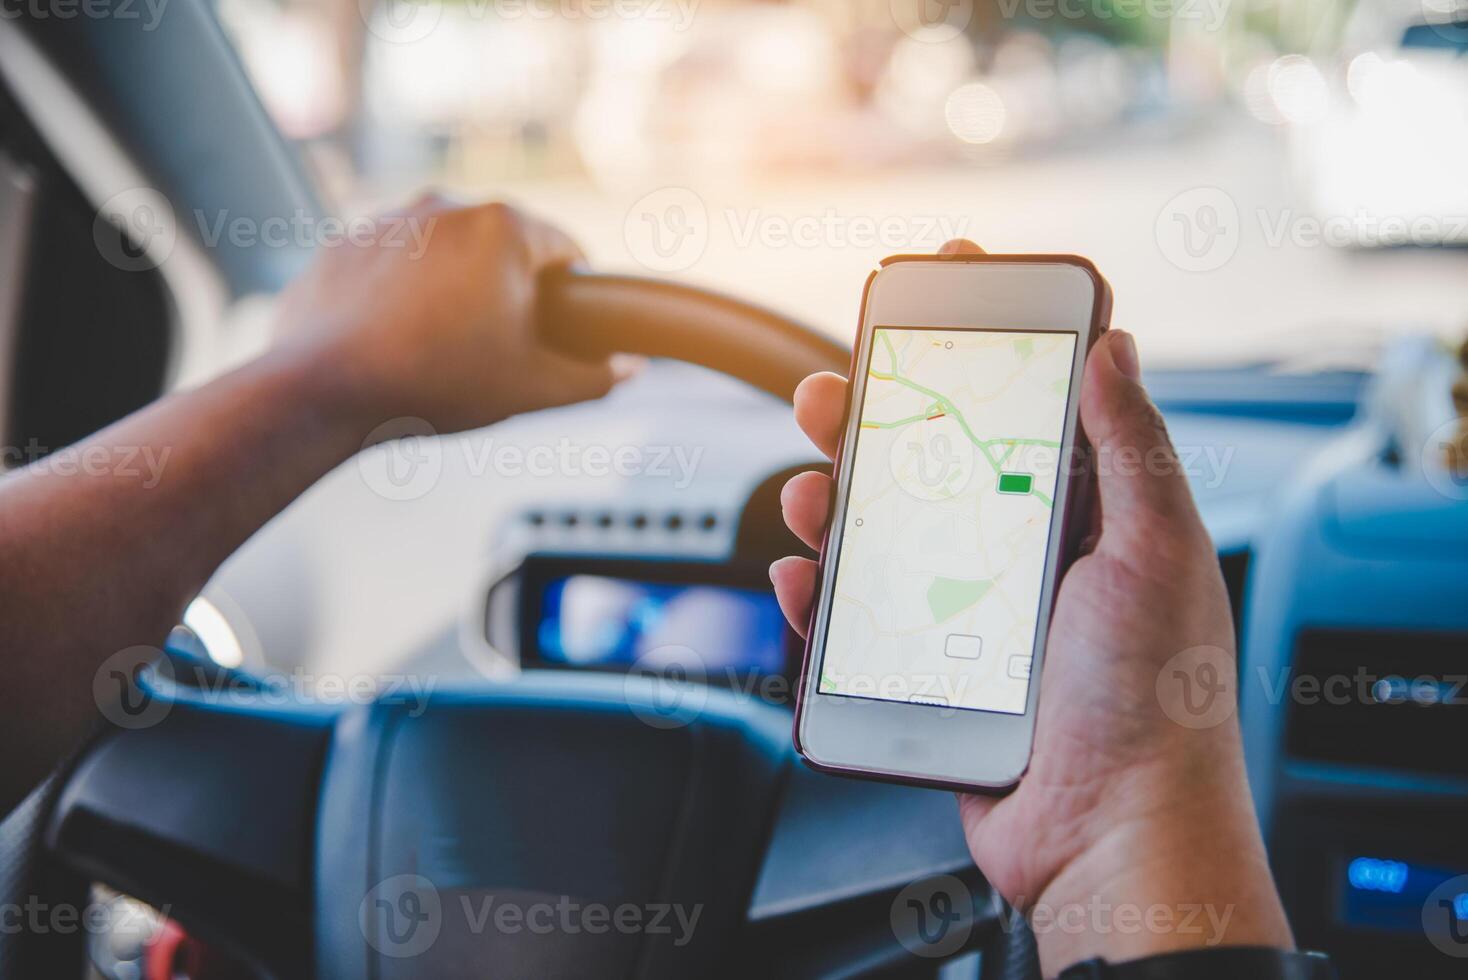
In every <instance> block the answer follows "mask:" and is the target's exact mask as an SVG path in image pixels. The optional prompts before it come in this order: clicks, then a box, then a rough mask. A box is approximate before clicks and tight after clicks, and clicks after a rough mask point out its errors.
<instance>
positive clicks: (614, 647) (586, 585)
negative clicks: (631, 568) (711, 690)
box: [536, 575, 785, 676]
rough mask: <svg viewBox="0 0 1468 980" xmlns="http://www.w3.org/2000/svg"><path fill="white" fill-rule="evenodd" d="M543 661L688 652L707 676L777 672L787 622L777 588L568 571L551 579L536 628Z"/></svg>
mask: <svg viewBox="0 0 1468 980" xmlns="http://www.w3.org/2000/svg"><path fill="white" fill-rule="evenodd" d="M536 640H537V646H538V647H539V652H540V656H541V658H542V659H544V660H547V661H551V662H554V663H560V664H564V665H566V666H568V667H602V668H608V667H611V668H615V667H628V666H631V665H632V664H640V665H644V666H649V667H654V668H656V667H657V666H658V658H659V657H660V656H663V655H665V654H666V653H668V652H669V651H686V650H693V651H695V652H696V653H697V655H698V661H699V663H700V664H701V665H702V668H703V669H704V670H705V671H707V672H708V673H709V674H710V675H714V676H717V675H722V674H724V673H726V672H728V671H733V672H735V673H744V672H748V671H753V672H757V673H770V674H773V673H778V672H780V671H781V670H782V669H783V667H784V664H785V620H784V617H783V616H782V615H781V614H780V606H779V604H778V603H777V602H776V601H775V596H774V593H772V592H769V591H762V590H758V589H745V588H736V587H733V586H724V585H677V584H671V583H661V582H638V581H634V580H631V579H621V578H608V577H603V576H599V575H571V576H568V577H566V578H562V579H556V580H554V581H552V582H550V583H549V584H548V585H547V587H546V590H545V593H544V597H543V599H542V605H541V618H540V623H539V625H538V627H537V629H536Z"/></svg>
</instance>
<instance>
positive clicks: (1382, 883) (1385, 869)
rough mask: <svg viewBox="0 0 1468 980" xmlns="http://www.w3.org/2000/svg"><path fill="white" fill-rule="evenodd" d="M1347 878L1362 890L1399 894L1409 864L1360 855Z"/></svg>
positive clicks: (1351, 866) (1402, 887) (1403, 884)
mask: <svg viewBox="0 0 1468 980" xmlns="http://www.w3.org/2000/svg"><path fill="white" fill-rule="evenodd" d="M1346 880H1347V881H1349V882H1350V883H1351V887H1352V888H1359V889H1361V890H1362V891H1371V892H1389V893H1390V894H1393V895H1399V894H1401V892H1402V889H1404V888H1406V887H1407V866H1406V865H1405V864H1403V863H1402V862H1401V861H1386V860H1383V859H1381V858H1370V857H1358V858H1354V859H1352V861H1351V863H1350V864H1349V865H1348V866H1347V868H1346ZM1459 917H1460V918H1461V917H1462V916H1459Z"/></svg>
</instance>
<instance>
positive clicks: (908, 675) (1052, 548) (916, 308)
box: [795, 255, 1111, 792]
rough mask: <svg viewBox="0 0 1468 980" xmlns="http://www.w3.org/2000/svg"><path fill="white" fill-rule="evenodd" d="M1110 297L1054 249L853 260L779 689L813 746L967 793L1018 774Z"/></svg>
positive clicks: (853, 762)
mask: <svg viewBox="0 0 1468 980" xmlns="http://www.w3.org/2000/svg"><path fill="white" fill-rule="evenodd" d="M1110 311H1111V291H1110V287H1109V286H1108V285H1107V283H1106V280H1105V279H1103V278H1102V277H1101V275H1100V273H1098V272H1097V271H1096V269H1095V267H1094V266H1092V265H1091V263H1089V262H1088V261H1086V260H1085V259H1081V258H1078V257H1076V256H1070V255H964V256H944V257H942V258H937V257H934V256H896V257H894V258H891V259H887V260H885V261H884V262H883V263H882V267H881V268H880V269H879V270H877V271H876V272H874V273H873V274H872V276H871V277H870V278H869V279H868V280H867V284H866V292H865V294H864V296H863V300H862V313H861V323H860V328H859V331H858V334H857V340H856V345H855V349H854V351H853V357H852V369H851V379H850V384H849V385H848V389H849V395H848V399H849V400H848V403H847V412H846V421H845V423H844V425H843V431H842V437H841V443H840V448H839V449H838V451H837V455H836V461H835V470H834V475H835V497H834V500H833V502H832V513H831V521H830V525H829V527H828V529H827V531H826V538H825V541H824V542H823V544H822V547H821V556H820V570H819V572H818V591H817V596H816V601H815V603H814V606H813V608H812V611H811V622H810V629H809V632H808V638H807V641H806V650H805V661H804V665H803V667H802V670H801V678H800V685H799V693H798V695H797V700H796V716H795V747H796V749H797V751H798V752H799V753H800V755H801V757H802V758H803V759H805V761H806V762H807V763H808V764H809V765H811V766H812V767H814V768H816V769H820V770H822V771H827V772H833V773H838V774H843V775H852V776H863V777H869V778H875V779H884V780H889V781H895V782H904V783H914V784H919V785H925V786H939V787H945V788H951V789H970V790H980V791H987V792H1004V791H1006V790H1008V789H1010V788H1012V787H1013V786H1014V785H1015V784H1016V783H1017V782H1018V781H1019V779H1020V776H1021V775H1023V773H1024V771H1025V768H1026V766H1027V765H1028V762H1029V757H1030V745H1031V742H1032V740H1033V735H1034V725H1035V713H1036V704H1037V700H1038V694H1039V677H1040V671H1041V667H1042V663H1043V659H1044V658H1043V654H1044V649H1045V637H1046V632H1047V627H1048V625H1049V620H1050V612H1051V606H1052V601H1053V597H1054V594H1055V588H1056V584H1057V581H1058V579H1059V576H1060V574H1061V572H1062V571H1063V569H1064V567H1065V565H1066V564H1067V563H1068V562H1069V560H1070V558H1071V557H1073V554H1074V544H1075V542H1076V541H1077V540H1078V539H1079V538H1080V537H1081V536H1082V535H1083V534H1084V533H1085V530H1086V528H1085V526H1084V525H1085V524H1086V520H1085V519H1084V518H1085V517H1087V516H1088V515H1089V511H1090V504H1089V500H1088V498H1089V493H1088V488H1089V486H1090V481H1089V477H1088V475H1087V472H1088V467H1086V466H1085V465H1084V463H1083V460H1084V458H1085V452H1084V440H1083V437H1082V436H1080V434H1079V433H1078V424H1077V415H1078V404H1079V401H1080V398H1079V395H1080V386H1081V377H1082V372H1083V368H1084V365H1085V360H1086V355H1087V353H1088V352H1089V350H1090V349H1091V346H1092V345H1093V344H1094V343H1095V342H1096V339H1097V338H1098V337H1099V336H1100V335H1101V333H1102V331H1104V330H1105V329H1106V326H1107V322H1108V320H1109V318H1110Z"/></svg>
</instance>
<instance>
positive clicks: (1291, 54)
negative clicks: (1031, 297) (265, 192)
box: [220, 0, 1468, 365]
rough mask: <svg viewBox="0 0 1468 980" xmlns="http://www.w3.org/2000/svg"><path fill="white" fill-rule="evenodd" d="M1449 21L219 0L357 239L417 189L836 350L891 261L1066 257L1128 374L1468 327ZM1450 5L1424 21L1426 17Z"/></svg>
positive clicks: (1314, 12)
mask: <svg viewBox="0 0 1468 980" xmlns="http://www.w3.org/2000/svg"><path fill="white" fill-rule="evenodd" d="M1454 2H1455V0H1427V2H1426V5H1422V4H1419V3H1416V2H1408V3H1404V4H1402V5H1393V4H1390V3H1384V2H1374V3H1373V2H1366V0H1363V2H1361V3H1358V4H1355V5H1346V4H1342V5H1333V4H1331V3H1329V2H1318V0H911V2H908V0H808V2H794V0H792V2H787V3H757V2H736V0H421V2H404V0H380V2H377V0H291V2H290V3H287V4H284V5H281V4H279V3H276V2H274V0H221V4H220V9H221V15H222V17H223V19H224V21H225V24H226V27H227V29H228V30H229V32H230V33H231V35H232V36H233V38H234V39H235V41H236V43H237V44H238V47H239V50H240V52H241V54H242V57H243V60H244V62H245V64H246V66H247V69H248V70H249V72H250V74H251V76H252V78H253V79H254V81H255V83H256V84H257V86H258V87H259V89H260V92H261V96H262V99H263V100H264V102H265V104H266V106H267V107H268V109H269V110H270V111H271V113H272V114H273V115H274V117H275V119H276V120H277V122H278V123H279V125H280V127H281V128H282V130H283V131H284V132H285V133H286V134H287V136H288V137H290V138H291V139H292V140H295V141H297V142H298V143H299V144H300V146H301V147H302V149H303V152H304V154H305V155H306V157H307V158H308V160H309V161H310V163H311V165H312V166H313V168H314V169H315V171H316V172H317V174H318V175H319V177H320V179H321V183H322V186H323V187H324V188H325V189H326V191H327V193H328V195H329V196H330V197H331V198H333V199H334V200H336V201H337V202H339V204H340V205H341V206H342V207H343V208H344V209H346V210H348V211H352V212H356V211H361V210H365V209H370V208H375V207H381V206H385V205H389V204H392V203H396V202H397V201H399V200H400V199H401V198H403V197H404V196H406V195H409V194H411V193H413V192H414V191H416V190H418V189H420V188H422V187H424V186H429V185H434V186H439V187H442V188H446V189H448V190H450V191H454V192H459V193H463V194H465V195H471V196H475V197H482V196H495V197H504V198H507V199H510V200H512V201H515V202H517V203H520V204H522V205H524V206H526V207H528V208H531V209H533V210H536V211H539V212H541V213H543V214H545V215H546V216H548V217H550V218H552V219H554V220H556V221H558V222H559V223H561V224H562V225H563V226H564V227H566V228H567V229H568V230H569V231H571V232H572V234H573V235H575V236H576V237H577V238H578V240H579V241H580V242H581V243H582V245H583V247H584V248H585V250H586V252H587V254H588V256H589V257H590V259H591V261H592V262H593V263H594V264H595V265H596V266H598V267H599V268H602V269H607V270H619V271H631V272H639V273H645V274H654V275H660V276H668V277H673V278H677V279H682V280H685V281H688V282H693V283H697V284H699V285H704V286H711V287H715V288H719V289H723V290H726V291H729V292H733V293H736V294H738V295H740V296H742V297H745V298H748V299H752V300H755V301H758V302H761V303H764V304H766V305H770V306H773V307H775V308H778V309H781V310H783V311H785V312H788V313H791V314H794V315H796V316H797V317H800V318H802V319H804V320H805V321H806V322H808V323H810V324H812V325H814V326H815V327H817V328H819V329H822V330H825V331H827V332H829V333H831V334H832V335H834V336H838V337H840V338H842V339H848V338H849V337H850V336H851V335H852V332H853V330H854V327H855V324H856V317H857V307H858V303H859V299H860V291H861V284H862V282H863V280H864V278H865V276H866V273H867V272H868V271H869V270H870V269H871V268H872V267H873V265H874V264H875V262H876V261H877V260H878V259H880V258H881V257H883V256H884V255H888V254H893V253H898V252H921V251H931V250H933V249H935V248H936V247H937V246H938V245H939V244H941V243H942V242H943V241H944V240H945V239H946V238H949V237H953V236H957V235H962V236H966V237H969V238H972V239H974V240H976V241H978V242H979V243H980V244H981V245H984V246H985V247H986V248H987V249H988V250H990V251H1014V252H1073V253H1079V254H1081V255H1085V256H1087V257H1089V258H1091V259H1092V260H1093V261H1094V262H1095V263H1096V264H1097V266H1098V267H1099V268H1100V269H1101V270H1102V272H1103V273H1104V274H1105V275H1106V276H1107V277H1108V278H1109V279H1110V280H1111V282H1112V284H1113V286H1114V287H1115V291H1116V309H1115V317H1114V322H1115V323H1117V324H1118V325H1120V326H1125V327H1126V328H1127V329H1129V330H1132V331H1134V332H1135V333H1136V334H1137V335H1138V337H1139V338H1140V343H1141V344H1142V345H1143V347H1144V348H1145V350H1144V354H1145V356H1146V358H1147V360H1148V362H1149V363H1150V364H1153V365H1157V364H1188V365H1199V364H1203V365H1209V364H1227V363H1236V362H1239V361H1242V360H1251V359H1260V358H1269V359H1277V358H1299V357H1300V356H1301V355H1302V354H1303V355H1310V356H1313V357H1315V358H1316V360H1317V361H1318V360H1319V359H1320V357H1321V356H1322V355H1324V357H1325V358H1326V360H1327V361H1328V360H1329V359H1330V358H1332V357H1340V358H1343V359H1345V360H1346V361H1348V362H1349V361H1350V359H1351V357H1352V356H1353V354H1352V352H1357V355H1359V352H1360V351H1362V350H1365V349H1369V348H1370V347H1371V346H1372V344H1373V343H1374V342H1375V341H1376V340H1378V339H1380V338H1382V337H1383V336H1389V335H1390V334H1392V333H1394V332H1400V331H1406V330H1414V331H1423V330H1427V331H1431V332H1436V333H1441V334H1444V335H1447V334H1449V333H1451V332H1453V331H1455V330H1457V329H1458V328H1459V327H1460V326H1461V325H1462V323H1463V322H1464V320H1465V319H1468V279H1465V277H1464V272H1465V271H1468V253H1464V252H1461V251H1459V250H1455V249H1453V248H1451V247H1444V246H1454V245H1463V244H1468V181H1465V180H1464V177H1463V175H1464V174H1465V173H1468V118H1465V111H1468V61H1465V60H1464V59H1463V58H1462V57H1461V55H1462V53H1463V51H1464V48H1465V44H1468V21H1465V22H1463V23H1462V24H1461V25H1460V23H1459V21H1458V20H1456V19H1455V18H1456V17H1457V16H1458V14H1457V13H1456V12H1455V10H1456V8H1454V7H1453V3H1454ZM1439 3H1440V4H1442V5H1443V6H1434V4H1439Z"/></svg>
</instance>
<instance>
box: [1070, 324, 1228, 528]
mask: <svg viewBox="0 0 1468 980" xmlns="http://www.w3.org/2000/svg"><path fill="white" fill-rule="evenodd" d="M1140 378H1141V369H1140V366H1139V363H1138V360H1137V348H1136V342H1135V341H1134V340H1133V339H1132V336H1131V334H1129V333H1126V332H1125V331H1122V330H1114V331H1110V332H1108V333H1107V334H1105V335H1104V336H1103V337H1102V338H1101V340H1100V341H1099V342H1098V343H1097V344H1096V347H1095V349H1094V350H1093V351H1092V353H1091V356H1090V357H1089V358H1088V359H1087V362H1086V378H1085V384H1084V385H1083V387H1082V391H1081V425H1082V426H1083V427H1084V428H1085V430H1086V437H1087V438H1088V439H1089V440H1090V442H1091V448H1092V453H1093V455H1094V461H1095V466H1096V469H1097V483H1098V488H1099V490H1100V505H1101V526H1100V532H1101V534H1100V540H1099V542H1098V544H1097V550H1101V551H1109V552H1111V553H1113V554H1117V555H1118V556H1120V555H1123V554H1133V553H1135V552H1136V550H1137V549H1145V550H1147V551H1157V550H1166V549H1168V548H1169V546H1170V545H1172V544H1175V543H1183V542H1186V543H1187V544H1188V545H1189V546H1191V544H1192V543H1193V541H1194V539H1195V536H1196V535H1198V534H1202V535H1203V536H1204V538H1205V539H1206V532H1204V530H1203V525H1202V520H1201V519H1200V518H1199V516H1198V511H1197V508H1196V506H1195V505H1194V503H1193V495H1192V492H1191V491H1190V489H1189V487H1188V482H1187V479H1186V477H1185V476H1184V474H1183V471H1182V466H1181V465H1180V464H1179V463H1178V458H1177V453H1176V452H1174V450H1173V447H1172V441H1171V439H1170V438H1169V437H1168V435H1167V427H1166V425H1165V424H1164V423H1163V421H1162V414H1161V413H1160V412H1158V410H1157V406H1156V405H1155V404H1153V402H1152V399H1151V398H1150V397H1149V396H1148V395H1147V390H1146V389H1145V388H1143V387H1142V383H1141V380H1140ZM1180 532H1181V533H1180Z"/></svg>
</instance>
